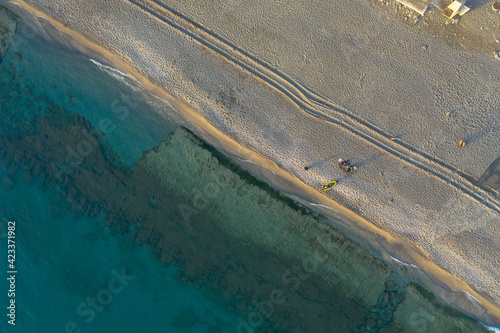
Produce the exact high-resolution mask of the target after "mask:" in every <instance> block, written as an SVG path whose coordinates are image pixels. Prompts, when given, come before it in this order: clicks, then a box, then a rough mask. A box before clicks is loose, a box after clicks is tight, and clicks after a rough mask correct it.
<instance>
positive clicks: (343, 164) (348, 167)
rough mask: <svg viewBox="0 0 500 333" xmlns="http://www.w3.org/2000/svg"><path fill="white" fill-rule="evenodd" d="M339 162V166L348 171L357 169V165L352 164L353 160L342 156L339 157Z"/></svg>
mask: <svg viewBox="0 0 500 333" xmlns="http://www.w3.org/2000/svg"><path fill="white" fill-rule="evenodd" d="M338 162H339V167H340V168H341V169H342V170H344V171H346V172H351V171H353V170H356V169H357V167H356V166H354V165H351V161H349V160H344V159H342V158H339V160H338Z"/></svg>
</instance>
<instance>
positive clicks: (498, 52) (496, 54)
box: [493, 51, 500, 60]
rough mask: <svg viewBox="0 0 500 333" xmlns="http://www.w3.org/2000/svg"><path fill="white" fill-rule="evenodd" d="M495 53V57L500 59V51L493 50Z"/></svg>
mask: <svg viewBox="0 0 500 333" xmlns="http://www.w3.org/2000/svg"><path fill="white" fill-rule="evenodd" d="M493 55H494V56H495V59H497V60H500V51H495V52H493Z"/></svg>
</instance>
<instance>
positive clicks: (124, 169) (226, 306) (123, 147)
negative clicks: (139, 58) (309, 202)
mask: <svg viewBox="0 0 500 333" xmlns="http://www.w3.org/2000/svg"><path fill="white" fill-rule="evenodd" d="M0 102H1V104H0V107H1V109H0V110H1V113H0V129H1V134H0V140H1V143H0V154H1V157H2V159H1V162H2V163H1V168H0V203H1V206H0V222H1V229H0V232H1V239H0V246H1V248H2V249H3V250H0V253H4V254H3V255H0V269H1V270H2V271H3V272H7V270H8V269H7V267H8V262H7V232H8V222H9V221H15V222H16V229H15V242H16V260H15V265H16V267H15V268H16V271H17V273H16V284H15V289H16V290H15V301H16V322H15V323H16V325H15V326H13V325H10V324H9V323H8V317H7V316H6V314H7V309H5V307H3V309H4V312H5V314H2V320H0V332H51V333H55V332H57V333H59V332H382V333H384V332H386V333H389V332H485V331H486V330H485V328H484V327H483V326H481V325H480V324H478V323H477V322H475V321H473V320H471V319H469V318H467V317H466V316H464V315H462V314H461V313H459V312H458V311H455V310H452V309H450V308H446V307H444V306H442V305H441V304H440V303H439V302H437V301H436V300H435V299H434V298H433V297H432V295H430V294H428V293H427V292H426V291H425V290H423V289H422V288H421V287H419V286H417V285H413V284H409V285H404V284H401V283H400V282H398V281H401V279H399V278H398V274H404V272H392V271H391V270H390V269H389V268H388V267H387V266H385V265H384V264H383V263H381V262H379V261H378V260H376V259H375V258H373V257H372V256H371V255H370V254H369V253H367V252H366V251H365V250H364V249H363V248H362V247H360V246H359V245H358V244H355V243H354V242H352V241H350V240H349V239H347V238H345V236H343V235H342V234H340V233H339V232H337V231H335V230H332V229H331V228H329V227H327V226H326V225H325V224H324V223H323V220H322V218H321V217H320V216H318V215H317V214H314V213H313V212H311V211H309V210H307V209H306V208H304V207H301V206H300V205H298V204H296V203H294V202H292V201H291V200H289V199H285V198H283V197H281V196H280V195H279V194H278V193H277V192H276V191H274V190H272V189H271V188H270V187H269V186H267V185H266V184H262V183H260V182H258V181H257V180H255V179H254V178H253V177H251V176H250V175H249V174H248V173H246V172H244V171H243V170H241V169H240V168H239V167H238V166H237V165H236V164H234V162H232V161H230V160H229V159H227V158H225V157H224V156H223V155H222V154H220V153H218V152H217V151H216V150H215V149H213V148H211V147H209V146H208V145H206V144H205V143H203V142H202V141H201V140H200V139H199V138H197V137H196V136H195V135H193V134H192V133H191V132H190V131H188V130H186V129H184V128H182V127H179V126H178V125H177V124H175V123H174V122H173V121H171V120H169V119H168V117H165V116H160V114H161V113H163V114H168V112H170V111H169V108H170V106H169V105H168V104H166V103H163V102H161V101H160V100H158V99H156V98H155V97H154V96H151V95H150V94H148V93H147V92H145V91H144V90H142V89H141V87H140V85H138V84H137V83H136V82H135V81H134V80H133V79H131V78H127V77H126V76H123V75H120V74H119V73H118V72H116V71H113V70H111V69H109V68H106V67H103V66H101V65H99V64H98V63H96V62H93V61H90V60H89V59H88V58H86V57H84V56H82V55H80V54H78V53H75V52H74V51H71V50H68V49H66V48H64V47H62V46H60V45H58V44H57V43H53V42H48V41H45V40H43V39H41V38H30V39H27V38H26V37H23V36H22V34H18V35H16V37H15V38H14V39H13V41H12V43H11V45H10V48H9V51H8V53H7V55H6V57H5V59H4V60H3V62H2V64H1V66H0ZM61 152H62V153H61ZM35 153H37V154H35ZM34 161H35V162H34ZM2 274H4V273H2ZM8 289H9V284H8V282H7V280H6V279H2V282H1V283H0V295H2V296H1V297H0V301H1V302H2V303H1V304H8V302H9V300H10V299H11V298H12V297H10V298H9V297H8V296H7V291H8Z"/></svg>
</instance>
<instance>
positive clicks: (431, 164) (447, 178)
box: [128, 0, 500, 215]
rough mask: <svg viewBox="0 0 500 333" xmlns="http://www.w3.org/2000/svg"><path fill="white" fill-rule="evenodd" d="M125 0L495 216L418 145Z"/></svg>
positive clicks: (494, 201)
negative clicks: (394, 137) (437, 180)
mask: <svg viewBox="0 0 500 333" xmlns="http://www.w3.org/2000/svg"><path fill="white" fill-rule="evenodd" d="M128 1H129V2H130V3H132V4H134V5H135V6H137V7H139V8H140V9H141V10H142V11H144V12H146V13H147V14H150V15H153V16H154V17H156V18H157V19H159V20H160V21H162V22H163V23H166V24H168V25H170V26H171V27H173V28H174V29H175V30H177V31H179V32H181V33H183V34H184V35H186V36H188V37H190V38H191V39H192V40H195V41H196V42H198V43H199V44H201V45H203V46H204V47H206V48H208V49H210V50H212V51H213V52H215V53H216V54H218V55H219V56H221V57H224V59H225V60H227V61H229V62H231V63H232V64H233V65H235V66H237V67H240V68H242V69H243V70H246V71H248V72H250V73H251V74H253V75H254V76H256V77H258V78H259V79H261V80H263V81H264V82H265V83H267V84H268V85H270V86H271V87H273V88H274V89H276V90H278V91H279V92H281V93H282V94H284V95H285V96H287V97H288V98H289V99H290V100H292V101H293V102H294V103H295V104H296V105H298V106H299V107H300V108H301V109H302V110H303V111H304V112H306V113H307V114H309V115H310V116H312V117H315V118H317V119H319V120H321V121H325V122H328V123H330V124H334V125H337V126H341V127H343V128H345V129H347V130H348V131H350V132H351V133H353V134H355V135H356V136H358V137H359V138H361V139H363V140H365V141H367V142H368V143H370V144H372V145H374V146H376V147H378V148H379V149H381V150H383V151H384V152H385V153H387V154H389V155H392V156H394V157H395V158H398V159H400V160H402V161H404V162H406V163H409V164H411V165H413V166H414V167H417V168H419V169H420V170H422V171H424V172H426V173H427V174H429V175H432V176H434V177H437V178H439V179H441V180H442V181H443V182H445V183H447V184H449V185H452V186H454V187H455V188H456V189H458V190H460V191H462V192H463V193H465V194H466V195H467V196H469V197H470V198H472V199H474V200H475V201H477V202H478V203H480V204H482V205H483V206H485V207H487V208H489V209H491V210H493V211H495V212H496V213H497V214H498V215H500V200H499V198H498V197H497V196H496V195H495V193H493V192H489V191H487V190H485V189H483V188H482V187H480V186H478V185H477V184H478V182H477V181H476V180H474V179H473V178H472V177H471V176H469V175H467V174H465V173H463V172H461V171H460V170H458V169H457V168H455V167H453V166H452V165H450V164H448V163H446V162H445V161H442V160H440V159H438V158H436V157H435V156H432V155H430V154H428V153H426V152H424V151H422V150H420V149H417V148H415V147H411V146H410V145H409V144H408V143H406V142H404V141H402V140H400V139H397V138H396V139H395V140H392V139H391V138H393V136H392V135H391V134H390V133H388V132H385V131H384V130H383V129H381V128H380V127H378V126H376V125H374V124H372V123H370V122H368V121H366V120H364V119H363V118H361V117H359V116H357V115H355V114H353V113H351V112H349V111H348V110H345V109H343V108H341V107H339V106H338V105H336V104H335V103H334V102H332V101H330V100H329V99H328V98H326V97H324V96H321V95H319V94H317V93H315V92H313V91H312V90H310V89H308V88H307V87H305V86H303V85H302V84H300V83H299V82H297V81H296V80H294V79H293V78H292V77H290V76H289V75H287V74H286V73H284V72H282V71H280V70H278V69H277V68H276V67H274V66H272V65H271V64H269V63H267V62H265V61H263V60H261V59H258V58H257V57H255V56H254V55H252V54H250V53H249V52H247V51H245V50H243V49H242V48H240V47H238V46H237V45H235V44H233V43H231V42H230V41H229V40H227V39H226V38H224V37H222V36H220V35H217V34H216V33H214V32H213V31H211V30H209V29H208V28H206V27H204V26H203V25H201V24H200V23H198V22H195V21H193V20H192V19H190V18H188V17H186V16H185V15H184V14H182V13H180V12H178V11H176V10H175V9H173V8H171V7H169V6H167V5H166V4H163V3H160V2H159V1H158V0H128Z"/></svg>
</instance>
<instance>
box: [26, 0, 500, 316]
mask: <svg viewBox="0 0 500 333" xmlns="http://www.w3.org/2000/svg"><path fill="white" fill-rule="evenodd" d="M17 2H18V3H19V4H20V5H21V7H23V8H24V9H26V10H28V11H30V12H31V13H33V14H34V15H36V16H37V17H39V18H43V19H45V20H47V21H48V22H49V23H50V24H51V25H52V26H53V27H54V28H55V29H57V30H58V31H59V32H60V33H62V34H66V35H68V36H70V37H71V38H72V39H74V40H75V44H73V43H70V46H71V47H73V48H75V49H77V50H78V51H79V52H82V53H84V54H88V55H91V57H90V58H96V57H95V56H96V55H98V57H97V58H98V59H97V60H98V61H99V62H102V63H104V64H106V65H108V66H111V67H113V68H115V69H117V70H120V71H122V72H123V73H127V74H128V75H132V76H133V77H134V78H135V79H136V80H138V81H139V82H140V83H141V84H142V85H143V86H144V87H145V88H146V89H148V90H149V91H151V92H152V93H153V94H155V95H156V96H158V97H159V98H161V99H163V100H165V101H167V102H168V103H170V104H171V105H172V106H173V107H174V108H175V109H176V110H177V111H179V112H180V114H181V115H182V119H179V120H180V121H181V122H183V123H185V124H187V126H188V127H189V128H190V129H193V130H194V131H195V133H197V134H198V135H200V136H201V137H203V139H205V140H207V141H208V142H209V143H210V144H211V145H214V146H215V147H217V148H218V149H221V150H222V151H223V152H224V153H226V154H228V155H229V156H230V157H231V158H236V159H238V160H245V159H246V160H250V161H251V163H253V164H254V165H257V166H258V167H253V168H251V167H249V165H248V164H245V168H247V169H250V171H251V172H252V173H253V174H255V173H257V175H258V178H264V181H266V182H267V183H270V184H271V185H273V186H275V187H277V188H278V189H279V190H280V191H283V192H284V193H287V194H288V195H292V196H297V197H298V198H299V199H300V200H302V201H303V202H309V205H308V206H314V205H324V206H325V207H328V210H331V209H333V210H335V212H336V213H333V214H332V212H327V209H326V208H324V209H321V208H315V210H319V211H321V213H322V214H325V215H326V216H327V217H334V218H337V217H338V216H339V215H340V216H342V220H343V222H345V223H346V224H350V223H355V224H356V225H357V227H352V226H351V229H357V228H359V229H361V230H362V232H363V233H371V234H373V235H374V236H373V239H371V240H370V243H371V246H373V247H374V248H378V249H379V250H381V252H382V253H383V252H386V253H387V254H388V255H391V253H392V254H394V258H395V259H397V260H401V261H403V262H405V263H408V264H411V265H416V266H418V267H419V268H420V269H421V270H422V271H424V272H425V273H426V274H428V275H429V277H430V278H432V279H433V280H435V281H436V283H437V284H438V285H442V286H444V287H445V288H447V289H448V290H462V291H464V292H467V293H469V294H470V295H471V296H472V297H474V298H475V299H477V300H479V301H480V302H481V304H483V306H484V307H485V308H486V309H487V310H488V312H489V313H490V315H491V316H492V322H494V323H496V324H499V323H500V308H499V307H498V306H496V305H495V304H494V303H493V302H492V301H490V300H488V299H487V297H484V296H482V295H480V294H479V293H477V292H475V291H474V290H473V289H472V288H471V287H469V286H468V285H467V284H466V283H465V282H463V281H462V280H460V279H459V278H457V277H455V276H453V275H452V274H451V273H448V272H446V271H445V270H444V269H442V268H440V267H439V266H438V265H437V264H436V263H434V262H433V261H431V260H429V259H428V258H426V256H425V255H424V254H423V253H422V252H421V251H419V250H418V249H417V248H415V245H413V244H411V243H410V242H409V241H408V240H404V239H399V238H397V237H396V236H394V235H392V234H391V233H389V232H387V231H385V230H382V229H380V228H378V227H377V226H375V225H374V224H373V223H371V222H369V221H368V220H367V219H365V218H363V217H361V216H359V215H357V214H355V213H354V212H353V211H352V210H350V209H348V208H346V207H344V206H342V205H340V204H339V203H337V202H336V201H334V200H333V199H331V198H327V197H325V196H323V195H322V194H321V193H320V192H319V191H317V190H315V189H314V188H312V187H311V186H310V185H307V184H305V183H304V182H303V181H302V180H300V179H299V178H298V177H297V176H295V175H293V174H291V173H289V172H287V171H285V170H283V169H282V168H281V167H280V166H279V165H278V164H276V162H274V161H272V160H270V159H269V158H267V157H264V156H263V155H260V154H259V153H257V152H255V151H253V150H252V149H250V148H247V147H242V146H241V145H240V144H239V143H238V142H236V141H235V140H234V139H233V138H231V137H229V136H228V135H226V134H224V133H223V132H222V131H220V130H219V129H217V128H216V127H215V126H214V125H213V124H211V123H210V122H209V121H208V120H207V119H206V118H205V117H203V116H202V115H201V113H199V112H197V111H196V110H195V109H194V108H192V107H191V106H190V105H188V104H187V103H185V102H184V101H182V100H180V99H178V98H176V97H174V96H173V95H171V94H169V93H168V92H167V91H166V90H165V89H164V88H162V87H161V85H160V84H159V83H156V82H154V81H153V80H151V78H148V77H147V76H146V75H144V74H143V73H141V72H140V71H139V70H137V69H136V68H135V67H134V66H133V65H132V64H131V63H127V61H126V60H124V59H123V58H122V57H121V56H119V55H117V54H114V53H113V52H112V51H110V50H108V49H106V48H105V47H104V46H101V45H98V44H96V43H94V42H92V41H91V40H89V39H88V38H87V37H85V36H84V35H83V34H81V33H79V32H78V31H74V30H71V29H69V28H67V27H65V26H64V24H63V23H61V22H58V21H57V20H55V19H54V18H52V17H50V16H48V15H47V14H45V13H43V12H42V11H40V10H38V9H36V8H34V7H32V6H30V5H28V4H26V3H25V2H23V1H17ZM66 42H68V40H66ZM77 44H79V45H81V46H78V45H77ZM268 171H269V172H271V174H269V173H268ZM316 207H318V206H316ZM351 231H352V230H351ZM391 256H392V255H391ZM426 287H427V286H426ZM465 311H466V310H465Z"/></svg>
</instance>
